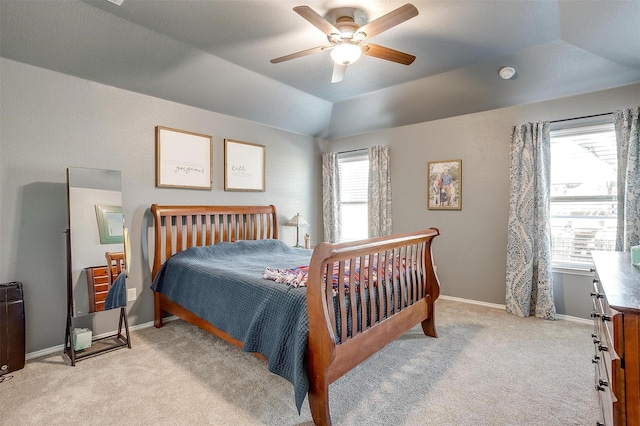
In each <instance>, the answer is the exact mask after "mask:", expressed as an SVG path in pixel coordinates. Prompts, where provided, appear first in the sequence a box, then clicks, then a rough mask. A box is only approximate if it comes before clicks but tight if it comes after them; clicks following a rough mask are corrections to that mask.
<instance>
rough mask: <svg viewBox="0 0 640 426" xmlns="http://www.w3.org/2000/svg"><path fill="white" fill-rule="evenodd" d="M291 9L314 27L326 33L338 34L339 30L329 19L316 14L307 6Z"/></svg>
mask: <svg viewBox="0 0 640 426" xmlns="http://www.w3.org/2000/svg"><path fill="white" fill-rule="evenodd" d="M293 11H294V12H296V13H297V14H298V15H300V16H302V17H303V18H304V19H306V20H307V21H309V22H310V23H311V25H313V26H314V27H316V28H317V29H319V30H320V31H322V32H323V33H324V34H326V35H330V34H340V30H338V29H337V28H336V27H334V26H333V25H332V24H331V23H330V22H329V21H327V20H326V19H324V18H323V17H322V16H320V15H318V14H317V13H316V12H315V11H314V10H313V9H311V8H310V7H309V6H296V7H294V8H293Z"/></svg>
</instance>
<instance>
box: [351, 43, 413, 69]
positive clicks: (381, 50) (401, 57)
mask: <svg viewBox="0 0 640 426" xmlns="http://www.w3.org/2000/svg"><path fill="white" fill-rule="evenodd" d="M362 53H363V54H364V55H367V56H373V57H375V58H380V59H385V60H387V61H392V62H397V63H399V64H403V65H410V64H411V63H412V62H413V61H414V60H415V59H416V57H415V56H413V55H409V54H408V53H404V52H400V51H398V50H393V49H389V48H388V47H384V46H379V45H377V44H371V43H368V44H367V45H366V46H362Z"/></svg>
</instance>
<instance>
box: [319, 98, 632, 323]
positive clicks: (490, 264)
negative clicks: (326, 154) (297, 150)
mask: <svg viewBox="0 0 640 426" xmlns="http://www.w3.org/2000/svg"><path fill="white" fill-rule="evenodd" d="M636 105H640V85H633V86H627V87H622V88H617V89H612V90H607V91H602V92H595V93H591V94H587V95H582V96H574V97H570V98H563V99H557V100H552V101H547V102H540V103H534V104H528V105H522V106H517V107H510V108H502V109H496V110H492V111H486V112H482V113H476V114H468V115H462V116H458V117H453V118H448V119H443V120H437V121H431V122H425V123H420V124H415V125H411V126H405V127H398V128H394V129H387V130H383V131H379V132H374V133H369V134H364V135H359V136H353V137H347V138H342V139H334V140H332V141H330V142H329V145H328V149H329V150H330V151H346V150H350V149H357V148H362V147H368V146H372V145H390V147H391V169H392V170H391V179H392V188H393V229H394V232H408V231H412V230H418V229H423V228H426V227H430V226H435V227H438V228H439V229H440V232H441V236H439V237H438V238H437V239H436V241H435V242H434V248H433V250H434V258H435V261H436V264H437V267H438V277H439V278H440V281H441V285H442V294H445V295H449V296H454V297H460V298H465V299H472V300H478V301H484V302H488V303H496V304H504V301H505V298H504V295H505V276H506V257H507V254H506V245H507V244H506V241H507V219H508V214H509V143H510V136H511V129H512V127H513V126H514V125H516V124H520V123H526V122H533V121H538V120H557V119H565V118H572V117H580V116H585V115H590V114H599V113H606V112H611V111H614V110H616V109H620V108H625V107H631V106H636ZM451 159H462V210H461V211H434V210H427V207H426V203H427V200H426V185H427V184H426V180H427V174H426V166H427V162H429V161H437V160H451ZM554 276H555V282H556V284H555V285H556V295H557V300H558V310H559V311H560V313H563V314H567V315H572V316H581V317H587V316H588V314H589V312H590V309H589V303H590V301H589V291H590V287H589V285H590V278H589V277H588V276H585V275H564V274H562V276H560V275H559V274H554ZM574 298H575V300H574Z"/></svg>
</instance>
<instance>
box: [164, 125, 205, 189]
mask: <svg viewBox="0 0 640 426" xmlns="http://www.w3.org/2000/svg"><path fill="white" fill-rule="evenodd" d="M156 186H158V187H165V188H190V189H212V188H213V138H212V137H211V136H209V135H203V134H200V133H194V132H187V131H185V130H177V129H170V128H168V127H162V126H157V127H156Z"/></svg>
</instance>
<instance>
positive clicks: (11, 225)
mask: <svg viewBox="0 0 640 426" xmlns="http://www.w3.org/2000/svg"><path fill="white" fill-rule="evenodd" d="M0 74H1V75H2V79H1V80H0V84H1V86H0V91H1V92H2V97H1V99H0V102H1V103H0V125H1V126H0V132H1V133H0V141H1V143H0V183H1V187H0V200H1V201H0V202H1V204H0V282H8V281H14V280H18V281H22V283H23V284H24V288H25V307H26V323H27V324H26V330H27V352H28V353H29V352H35V351H38V350H42V349H45V348H50V347H54V346H58V345H61V344H62V343H63V340H64V326H65V318H66V266H65V265H66V257H65V234H64V231H65V229H66V226H67V225H66V224H67V192H66V169H67V167H69V166H76V167H93V168H104V169H114V170H121V172H122V191H123V207H124V213H125V217H126V219H125V222H126V225H127V226H128V227H129V228H130V230H131V243H132V254H133V255H132V270H131V272H130V278H129V281H128V286H129V287H130V288H131V287H135V288H136V289H137V293H138V298H137V300H135V301H134V302H130V303H129V319H130V324H132V325H135V324H141V323H145V322H148V321H151V320H152V319H153V297H152V294H151V290H150V289H149V285H150V268H149V263H150V262H151V259H150V258H149V247H148V241H149V231H150V227H151V226H152V223H151V222H150V215H149V214H148V209H149V207H150V205H151V204H152V203H160V204H275V205H276V207H277V208H278V212H279V217H278V219H279V221H280V224H281V227H280V237H281V239H283V240H284V241H285V242H287V243H289V244H292V245H293V244H294V243H295V228H291V227H287V226H282V225H283V224H284V223H285V222H286V221H287V220H288V219H289V218H291V217H292V216H293V215H295V213H297V212H300V213H301V214H302V215H303V216H304V217H305V218H306V219H307V221H309V223H311V224H313V226H312V227H311V228H310V229H307V230H306V231H307V232H309V233H310V235H311V239H312V242H317V241H318V238H321V235H322V228H321V214H320V208H321V207H320V206H321V197H320V195H319V193H318V191H317V188H320V185H321V183H320V149H321V147H323V146H324V145H323V143H322V141H317V140H314V139H313V138H311V137H308V136H303V135H299V134H294V133H290V132H286V131H283V130H278V129H274V128H271V127H266V126H263V125H259V124H256V123H253V122H248V121H246V120H240V119H236V118H233V117H230V116H225V115H221V114H217V113H212V112H208V111H204V110H201V109H197V108H192V107H187V106H184V105H181V104H177V103H173V102H168V101H165V100H162V99H157V98H152V97H149V96H144V95H140V94H136V93H132V92H128V91H125V90H121V89H116V88H113V87H109V86H104V85H101V84H98V83H93V82H90V81H87V80H81V79H78V78H75V77H71V76H68V75H64V74H59V73H56V72H51V71H48V70H45V69H42V68H36V67H33V66H29V65H25V64H22V63H18V62H14V61H11V60H7V59H4V58H0ZM238 96H242V94H240V93H239V94H238ZM265 107H266V108H268V105H265ZM158 125H161V126H166V127H172V128H177V129H183V130H189V131H193V132H197V133H203V134H207V135H212V136H213V138H214V153H213V163H214V189H213V190H212V191H202V190H188V189H167V188H156V186H155V127H156V126H158ZM224 138H229V139H236V140H240V141H247V142H253V143H258V144H263V145H266V147H267V189H266V192H262V193H260V192H257V193H254V192H252V193H248V192H225V191H224V190H223V188H224V177H223V176H224V175H223V163H224V157H223V146H224ZM111 314H113V312H110V313H104V314H98V315H96V316H95V318H92V317H94V316H91V317H90V321H91V322H92V326H93V328H94V334H100V333H104V332H107V331H110V330H113V329H114V328H115V327H117V321H116V320H117V318H116V317H114V318H111V317H112V316H113V315H111ZM86 320H87V319H86V318H85V321H86ZM83 325H84V324H83Z"/></svg>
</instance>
